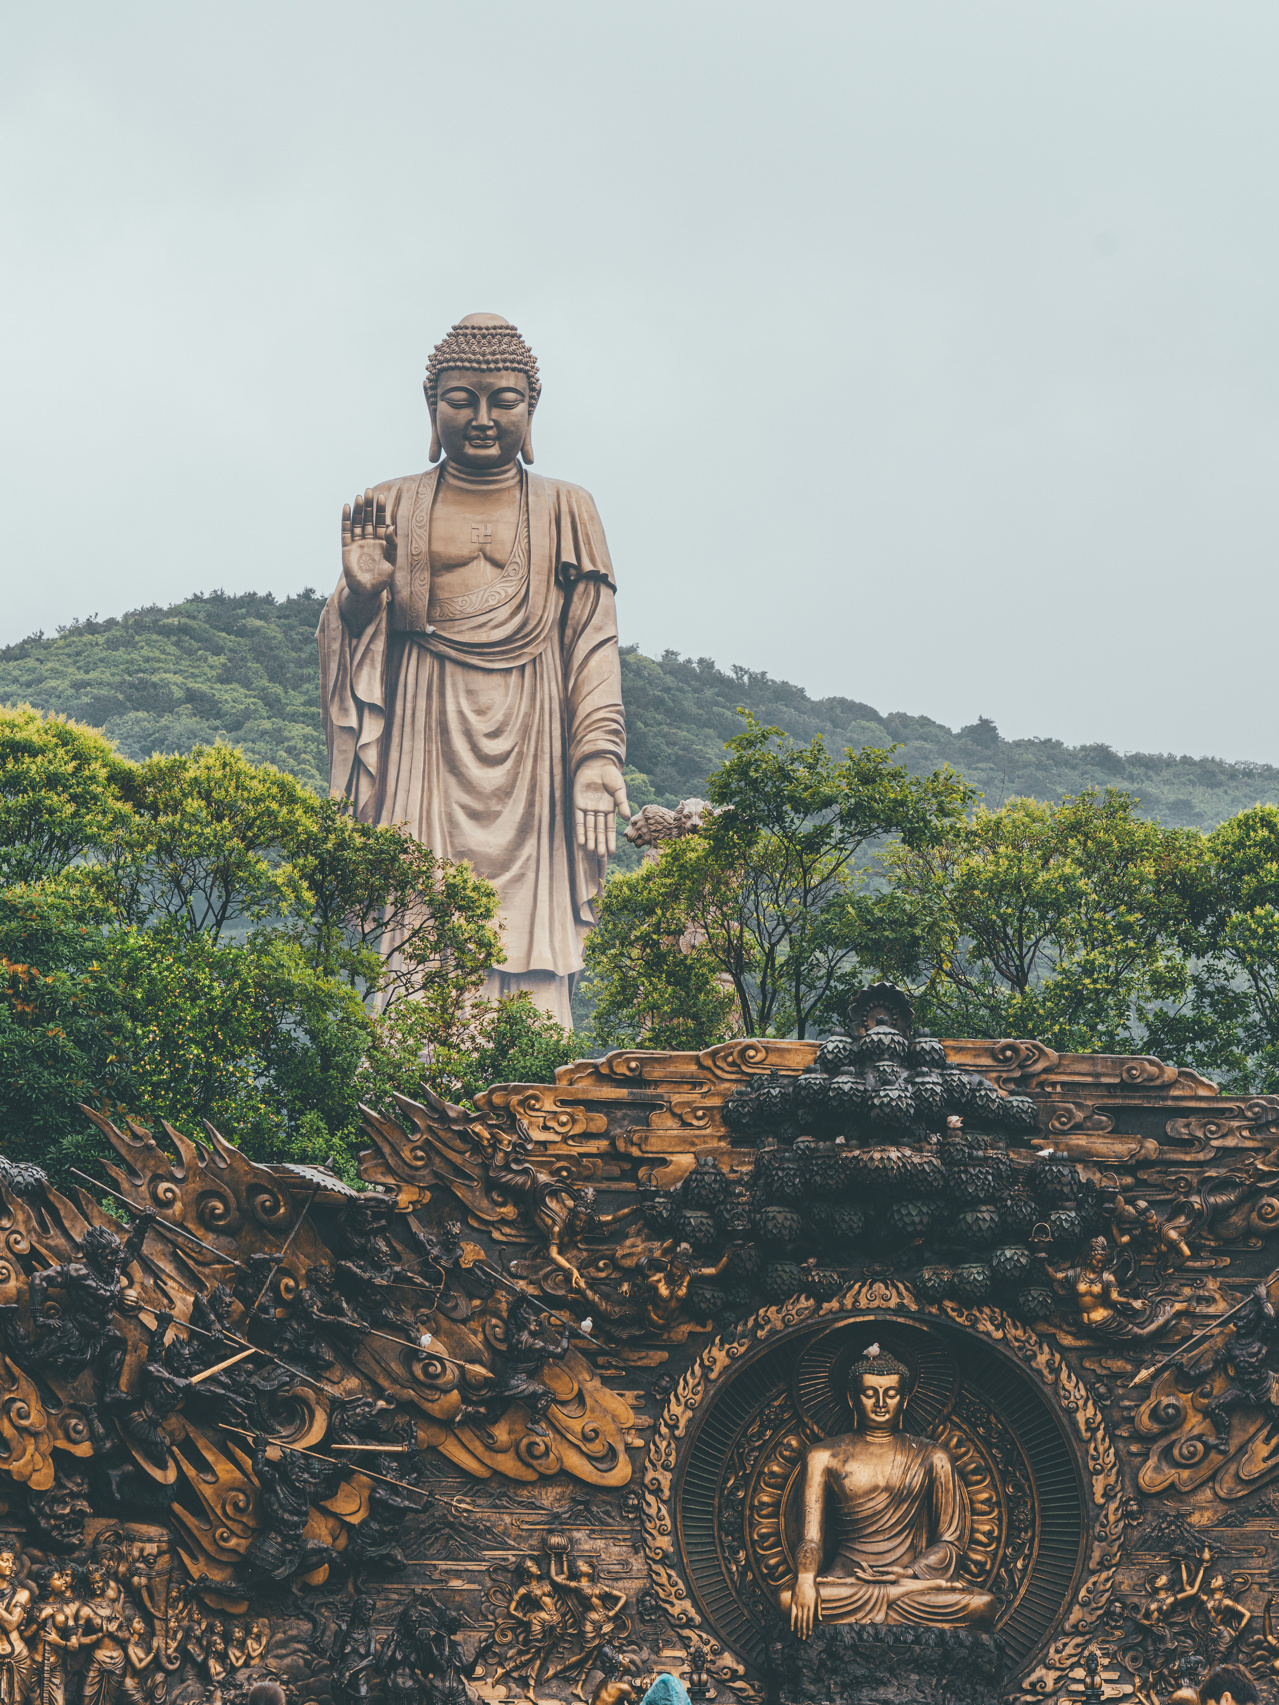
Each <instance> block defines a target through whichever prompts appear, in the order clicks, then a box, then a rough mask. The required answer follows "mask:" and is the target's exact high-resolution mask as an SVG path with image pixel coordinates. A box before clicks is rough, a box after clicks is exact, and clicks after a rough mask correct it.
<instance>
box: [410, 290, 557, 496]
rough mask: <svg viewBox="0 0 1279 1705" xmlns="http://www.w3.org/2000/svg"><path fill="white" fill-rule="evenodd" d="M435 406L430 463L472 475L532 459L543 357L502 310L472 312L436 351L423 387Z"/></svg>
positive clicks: (433, 409) (427, 370)
mask: <svg viewBox="0 0 1279 1705" xmlns="http://www.w3.org/2000/svg"><path fill="white" fill-rule="evenodd" d="M422 388H423V390H424V391H425V392H426V404H427V407H428V408H429V409H430V411H431V460H432V461H433V462H438V461H439V459H440V457H441V455H445V456H447V457H448V459H449V461H450V462H452V463H453V464H454V465H455V466H456V467H458V468H460V469H462V470H464V471H465V472H466V473H470V474H486V473H487V474H493V473H499V472H500V471H501V470H502V469H503V468H508V467H510V466H511V465H512V464H513V463H514V461H515V459H516V457H517V456H523V458H524V460H525V462H531V461H532V460H533V434H532V427H533V410H534V409H535V408H536V407H537V399H538V397H539V396H540V395H541V391H542V382H541V380H540V379H539V378H538V373H537V358H536V356H535V355H534V354H533V351H532V350H531V349H530V348H529V346H528V345H527V344H526V343H525V341H524V339H523V338H522V337H521V336H520V333H519V328H518V327H517V326H513V325H512V324H511V322H510V321H509V320H504V319H503V318H502V316H501V315H500V314H468V315H467V316H466V318H465V319H462V320H459V321H458V322H457V324H456V325H455V326H453V327H452V328H451V330H450V331H449V334H448V336H447V337H446V338H444V339H443V340H442V341H441V342H440V343H437V344H436V346H435V348H434V349H433V350H432V351H431V359H430V362H429V363H428V365H427V369H426V378H425V380H424V381H423V384H422Z"/></svg>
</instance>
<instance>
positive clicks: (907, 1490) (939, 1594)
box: [817, 1433, 996, 1627]
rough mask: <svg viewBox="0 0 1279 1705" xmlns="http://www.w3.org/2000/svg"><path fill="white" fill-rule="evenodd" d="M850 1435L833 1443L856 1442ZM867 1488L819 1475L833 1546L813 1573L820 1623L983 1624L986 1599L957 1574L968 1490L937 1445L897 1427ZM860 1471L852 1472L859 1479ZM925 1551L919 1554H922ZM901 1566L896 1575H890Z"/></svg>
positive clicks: (987, 1614)
mask: <svg viewBox="0 0 1279 1705" xmlns="http://www.w3.org/2000/svg"><path fill="white" fill-rule="evenodd" d="M855 1441H856V1435H855V1434H854V1435H852V1436H851V1438H849V1439H845V1440H842V1441H833V1442H837V1443H844V1444H852V1445H854V1446H855ZM877 1466H878V1468H879V1472H878V1473H877V1474H876V1475H875V1476H874V1478H875V1481H876V1483H875V1484H874V1485H861V1486H857V1485H855V1484H854V1483H853V1482H852V1480H851V1479H850V1477H846V1476H844V1475H841V1474H840V1473H839V1472H838V1470H837V1469H836V1468H835V1467H834V1466H833V1465H832V1466H831V1467H829V1468H826V1469H825V1470H824V1471H823V1472H824V1473H825V1478H826V1495H827V1497H828V1499H830V1501H831V1502H832V1503H833V1505H834V1506H835V1507H834V1509H833V1511H832V1512H831V1513H832V1514H833V1516H834V1517H835V1520H836V1522H837V1524H838V1525H837V1526H836V1528H835V1532H836V1534H837V1536H838V1550H837V1551H836V1554H835V1557H834V1559H833V1561H832V1562H831V1564H830V1567H829V1568H828V1569H827V1570H826V1571H825V1573H824V1574H820V1575H818V1577H817V1596H818V1602H819V1604H820V1606H821V1617H822V1620H823V1621H824V1622H910V1623H918V1624H923V1625H928V1626H934V1627H954V1626H955V1625H957V1624H962V1623H984V1622H989V1621H990V1620H991V1619H992V1618H993V1616H994V1612H995V1608H996V1607H995V1601H994V1599H992V1598H991V1596H990V1594H989V1593H984V1592H981V1591H979V1590H978V1589H977V1588H976V1587H974V1586H973V1585H972V1584H971V1583H970V1582H967V1581H964V1580H962V1579H957V1578H955V1577H956V1572H957V1570H958V1568H959V1565H960V1562H961V1561H962V1558H963V1554H964V1548H965V1546H966V1545H967V1543H968V1531H969V1521H970V1517H969V1509H968V1494H967V1493H966V1492H965V1491H964V1486H963V1482H962V1481H961V1480H960V1478H959V1474H958V1471H957V1470H956V1468H955V1460H954V1458H953V1457H952V1456H951V1454H950V1452H949V1451H948V1450H947V1449H946V1447H945V1446H944V1445H940V1444H936V1443H934V1442H933V1441H932V1440H931V1439H918V1438H912V1437H911V1436H910V1435H909V1434H906V1433H899V1434H897V1435H896V1436H895V1438H894V1439H893V1450H892V1455H891V1457H890V1458H888V1460H886V1461H884V1462H882V1464H877ZM858 1478H860V1477H858ZM925 1553H927V1554H928V1555H927V1559H926V1560H925V1555H924V1554H925ZM897 1569H905V1570H909V1571H910V1572H911V1573H910V1575H909V1576H908V1577H907V1578H906V1579H905V1580H899V1579H897V1578H896V1576H895V1575H894V1574H893V1573H892V1571H894V1570H897Z"/></svg>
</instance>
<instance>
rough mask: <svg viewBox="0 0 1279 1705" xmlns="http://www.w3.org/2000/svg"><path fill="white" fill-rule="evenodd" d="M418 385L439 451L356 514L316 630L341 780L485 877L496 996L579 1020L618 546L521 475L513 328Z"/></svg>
mask: <svg viewBox="0 0 1279 1705" xmlns="http://www.w3.org/2000/svg"><path fill="white" fill-rule="evenodd" d="M425 390H426V400H427V403H428V406H429V408H430V411H431V423H432V426H433V428H434V433H433V438H432V443H431V460H432V461H433V462H438V461H439V458H440V456H441V454H443V456H444V460H443V462H442V463H441V464H440V465H439V466H438V467H432V468H430V469H428V470H427V472H425V473H422V474H413V475H410V476H408V477H407V478H404V479H393V480H386V481H384V482H383V483H382V484H380V485H378V486H376V487H374V488H373V489H371V490H369V491H367V492H366V493H365V494H364V495H363V496H362V497H357V498H356V500H355V503H354V505H353V506H352V507H351V508H350V509H348V510H344V511H343V518H342V581H341V583H340V585H339V587H338V589H337V591H336V592H335V593H334V594H333V596H332V597H331V598H330V599H329V602H328V604H327V605H326V607H325V610H324V615H323V617H322V618H321V621H320V629H319V645H320V669H321V679H322V693H323V709H324V720H325V728H326V732H327V734H328V742H329V785H330V788H331V790H332V792H333V793H334V794H341V795H345V796H346V797H347V798H349V799H350V800H351V801H352V804H353V806H354V809H355V812H356V815H357V816H358V817H359V818H360V819H361V820H362V821H364V822H368V823H402V824H406V825H407V826H408V829H409V831H410V833H412V834H413V835H414V836H415V837H416V838H417V839H418V840H419V841H421V842H423V843H424V844H425V845H426V846H429V847H430V848H432V850H433V851H434V852H436V853H437V854H439V855H440V856H441V857H444V858H449V859H454V860H461V859H465V860H468V861H469V862H470V864H471V865H472V866H473V868H474V869H475V870H476V871H477V872H478V873H479V874H480V875H481V876H484V877H487V878H488V879H489V880H490V881H491V882H493V883H494V884H495V886H496V888H497V891H498V895H499V897H500V899H501V914H500V915H501V921H502V926H503V937H504V947H505V951H506V962H505V965H504V966H503V969H502V972H501V973H500V975H499V973H497V972H492V973H490V977H489V984H490V986H489V990H488V992H489V993H490V994H491V995H496V994H498V993H500V992H503V991H504V990H517V989H527V990H528V991H529V992H530V994H531V995H532V997H533V999H534V1000H535V1001H536V1002H537V1003H538V1005H540V1006H543V1007H545V1008H546V1009H547V1010H548V1011H549V1012H552V1013H554V1014H555V1015H556V1016H557V1017H558V1018H559V1019H560V1021H561V1022H562V1023H564V1024H571V1022H572V1017H571V1008H570V1004H569V996H570V984H571V981H572V979H573V978H574V977H575V976H576V975H577V974H578V973H579V972H580V971H581V969H582V942H583V939H584V937H585V935H586V932H587V931H588V930H589V928H590V926H591V924H592V923H593V922H594V917H593V914H592V911H591V900H592V897H593V896H594V895H595V894H596V892H597V891H598V890H599V887H600V884H601V882H602V881H603V875H604V867H605V864H606V861H607V858H608V855H609V854H610V853H611V852H613V851H614V849H615V845H616V827H615V824H616V814H617V812H618V811H620V812H621V813H622V815H623V816H626V817H629V815H630V810H629V807H628V805H627V800H626V786H625V782H624V781H623V778H622V763H623V761H624V758H625V754H626V736H625V726H624V722H623V713H622V695H621V667H620V663H619V660H618V650H617V618H616V614H615V611H614V604H613V595H614V582H613V570H612V565H611V563H610V561H609V555H608V547H607V545H606V544H605V542H604V532H603V528H602V527H601V526H600V520H599V516H598V515H597V514H596V511H595V505H594V503H593V502H592V501H591V499H590V497H589V496H588V495H587V493H586V492H584V491H582V490H581V489H580V487H578V486H573V485H568V484H566V483H565V482H564V481H562V480H551V479H543V478H541V477H540V476H538V475H536V474H533V473H530V472H529V471H528V465H529V464H530V463H531V462H532V460H533V450H532V439H531V429H532V418H533V411H534V409H535V408H536V406H537V402H538V397H539V395H540V392H541V381H540V379H539V377H538V371H537V362H536V360H535V359H534V357H533V353H532V351H531V350H530V349H529V347H528V345H527V344H526V343H525V342H524V339H523V338H522V337H521V336H520V334H519V331H518V330H517V329H516V327H515V326H513V325H511V324H510V323H509V322H508V321H507V320H504V319H503V318H502V317H501V316H500V315H498V314H468V315H467V317H466V318H465V319H463V320H461V321H459V322H458V324H457V325H455V326H454V327H453V328H452V330H451V331H450V332H449V334H448V336H447V337H446V338H445V339H444V340H443V342H442V343H440V344H438V345H437V346H436V348H435V350H434V352H433V353H432V355H431V361H430V365H429V367H428V369H427V375H426V382H425ZM521 459H522V461H523V464H524V465H523V466H521V465H520V464H521Z"/></svg>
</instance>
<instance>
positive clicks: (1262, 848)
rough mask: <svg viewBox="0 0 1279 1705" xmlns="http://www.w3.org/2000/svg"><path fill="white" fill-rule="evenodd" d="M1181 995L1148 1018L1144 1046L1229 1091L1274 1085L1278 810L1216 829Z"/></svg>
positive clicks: (1264, 808)
mask: <svg viewBox="0 0 1279 1705" xmlns="http://www.w3.org/2000/svg"><path fill="white" fill-rule="evenodd" d="M1206 847H1207V855H1208V863H1207V868H1206V871H1205V879H1204V882H1203V885H1202V898H1201V903H1200V905H1199V907H1198V909H1197V912H1196V916H1195V920H1194V929H1193V931H1192V932H1191V935H1190V937H1189V945H1190V947H1191V950H1192V951H1193V954H1194V963H1193V967H1192V970H1191V974H1190V979H1189V983H1188V986H1187V988H1186V990H1185V991H1184V993H1183V995H1182V998H1181V999H1180V1000H1179V1001H1177V1002H1175V1003H1168V1004H1167V1005H1165V1007H1164V1008H1162V1009H1160V1010H1155V1011H1152V1012H1151V1013H1150V1014H1149V1015H1148V1024H1149V1041H1150V1046H1151V1047H1152V1048H1157V1049H1159V1050H1160V1051H1166V1052H1167V1053H1168V1054H1169V1055H1170V1056H1171V1057H1174V1058H1176V1059H1178V1060H1180V1061H1182V1062H1183V1063H1185V1064H1187V1065H1191V1066H1194V1067H1196V1068H1197V1069H1198V1070H1200V1071H1203V1072H1205V1073H1207V1074H1208V1075H1209V1076H1211V1077H1213V1078H1216V1079H1218V1080H1220V1081H1222V1082H1223V1083H1224V1084H1225V1085H1226V1086H1227V1087H1229V1088H1232V1089H1234V1090H1236V1091H1248V1090H1254V1091H1258V1092H1262V1093H1266V1094H1272V1093H1274V1091H1275V1090H1276V1088H1279V809H1277V808H1276V807H1275V806H1273V805H1258V806H1255V807H1254V808H1253V809H1252V810H1251V811H1241V812H1240V813H1239V815H1238V816H1237V817H1232V818H1230V819H1229V821H1228V822H1225V823H1223V824H1221V825H1220V827H1219V828H1217V829H1214V830H1213V832H1212V833H1211V834H1210V835H1209V836H1208V837H1207V841H1206Z"/></svg>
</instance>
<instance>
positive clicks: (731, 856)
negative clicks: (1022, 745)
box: [588, 714, 972, 1046]
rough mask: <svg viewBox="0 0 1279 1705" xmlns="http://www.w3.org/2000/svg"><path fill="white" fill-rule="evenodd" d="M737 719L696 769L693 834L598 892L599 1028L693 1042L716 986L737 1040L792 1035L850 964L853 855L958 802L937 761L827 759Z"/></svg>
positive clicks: (816, 1018)
mask: <svg viewBox="0 0 1279 1705" xmlns="http://www.w3.org/2000/svg"><path fill="white" fill-rule="evenodd" d="M745 723H746V726H745V728H744V729H743V730H742V732H741V733H740V734H738V735H736V736H735V737H734V738H733V739H732V740H731V741H730V742H729V743H728V756H727V758H726V759H725V761H724V763H723V764H722V765H721V766H720V768H719V769H718V770H717V771H716V772H715V774H714V775H713V776H712V777H711V780H710V784H709V790H708V791H709V794H710V799H711V802H712V805H713V807H714V811H713V814H712V815H711V817H710V819H709V821H708V823H707V824H706V825H705V826H704V828H703V830H702V832H701V834H700V835H698V836H692V837H688V838H686V839H684V840H682V841H678V842H676V843H675V844H674V845H673V846H670V847H668V848H667V849H666V851H664V853H663V854H662V857H661V859H660V860H658V861H657V862H655V863H649V864H647V865H645V866H643V867H642V868H641V869H640V870H639V871H637V872H635V873H634V874H633V875H628V876H619V877H617V878H616V879H615V881H614V882H613V883H610V884H609V887H608V889H606V891H605V900H604V905H603V906H602V916H601V922H600V926H599V927H598V928H597V930H596V931H595V933H594V934H593V936H592V937H591V939H590V941H589V942H588V963H589V964H590V966H591V969H592V974H593V981H594V987H595V990H596V992H597V996H598V1005H597V1011H596V1020H595V1023H596V1030H597V1034H599V1035H601V1036H608V1037H612V1036H621V1035H626V1034H628V1033H630V1034H634V1035H636V1036H637V1038H638V1037H643V1038H645V1039H646V1040H647V1041H650V1042H652V1041H656V1040H657V1039H658V1038H659V1037H661V1038H665V1039H673V1038H674V1037H675V1036H687V1038H688V1040H686V1041H685V1042H684V1045H685V1046H695V1045H699V1044H698V1040H697V1039H698V1038H699V1037H701V1038H705V1037H706V1036H707V1033H708V1032H712V1031H714V1030H716V1029H719V1030H721V1031H722V1029H723V1027H724V1025H725V1023H726V1019H727V1011H728V1008H726V1007H725V1005H724V1004H723V1003H722V1001H720V999H719V998H718V997H719V995H720V994H722V993H727V991H728V990H729V989H731V991H732V1002H733V1005H734V1007H735V1009H736V1022H737V1024H738V1025H739V1026H740V1028H741V1029H742V1030H743V1031H744V1032H745V1033H746V1034H748V1035H761V1036H763V1035H792V1034H793V1035H797V1036H801V1037H802V1036H805V1035H807V1034H808V1032H809V1030H810V1029H812V1028H813V1026H814V1025H815V1024H819V1023H820V1022H821V1021H822V1019H823V1017H824V1016H825V1015H827V1014H829V1013H830V1012H831V1010H832V1008H833V1007H835V1006H836V1005H837V1004H838V1003H839V1001H840V1000H841V998H842V997H843V996H844V995H845V994H846V993H847V991H848V988H849V986H850V984H851V983H852V982H853V981H855V980H856V979H857V977H858V975H859V974H860V972H861V969H862V965H861V959H860V956H859V955H860V943H859V940H858V935H857V931H856V929H855V928H854V924H855V920H856V915H857V912H856V902H857V898H858V895H859V893H860V891H861V888H862V884H863V881H864V869H863V867H862V864H861V862H860V861H861V858H862V855H863V849H864V848H866V847H867V846H868V844H874V843H879V842H882V841H884V840H885V839H886V838H887V837H888V836H896V837H899V838H900V839H901V841H902V842H903V843H904V844H906V845H908V846H918V847H926V846H929V845H931V844H933V843H934V842H935V841H936V840H937V839H938V837H939V836H940V835H941V834H942V833H943V832H944V831H945V829H946V828H947V826H948V825H950V824H951V823H953V822H955V821H957V820H958V819H959V818H960V817H961V815H962V812H963V810H964V808H965V807H966V806H967V804H968V803H969V802H970V800H971V797H972V794H971V789H969V788H967V787H966V786H965V785H964V783H963V782H961V781H960V779H959V777H958V776H957V775H955V773H954V772H953V771H950V770H941V771H937V772H935V773H934V774H932V775H929V776H925V777H922V778H921V777H917V776H912V775H910V774H909V773H908V772H907V771H906V770H905V769H904V768H903V767H902V766H901V765H898V764H894V763H893V761H892V755H891V753H889V752H886V751H878V750H874V749H871V748H867V749H864V750H862V751H859V752H851V751H850V752H847V753H845V755H844V756H843V758H841V759H835V758H832V757H831V756H830V754H829V753H828V752H827V750H826V747H825V743H824V742H823V741H822V740H821V739H820V737H819V738H817V739H815V740H813V741H812V742H811V744H809V745H807V746H797V745H796V744H795V743H794V742H793V741H791V740H789V739H788V738H787V737H786V736H785V735H784V734H783V733H782V731H781V730H780V729H777V728H766V727H764V726H763V725H762V724H760V723H758V722H756V720H755V719H754V718H753V717H752V716H750V715H749V714H746V715H745ZM622 884H625V885H627V886H626V887H623V888H622V889H621V892H619V893H618V894H616V895H614V894H612V893H611V892H610V891H611V890H612V889H613V887H614V886H617V885H622ZM682 958H687V959H688V960H690V961H691V963H690V964H689V965H688V966H686V967H685V966H683V965H682V964H681V959H682ZM637 1002H638V1003H639V1004H637ZM700 1045H703V1046H704V1045H705V1041H704V1040H703V1041H702V1042H701V1043H700Z"/></svg>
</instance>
